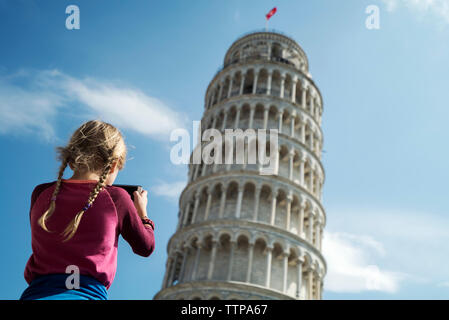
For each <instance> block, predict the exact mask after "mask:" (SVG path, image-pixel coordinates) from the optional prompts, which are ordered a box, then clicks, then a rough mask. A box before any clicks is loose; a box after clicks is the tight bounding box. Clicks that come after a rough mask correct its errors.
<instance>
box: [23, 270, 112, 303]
mask: <svg viewBox="0 0 449 320" xmlns="http://www.w3.org/2000/svg"><path fill="white" fill-rule="evenodd" d="M68 276H70V274H49V275H44V276H39V277H37V278H36V279H34V280H33V281H32V282H31V283H30V285H29V286H28V288H26V289H25V291H24V292H23V293H22V296H21V297H20V300H107V299H108V293H107V291H106V287H105V286H104V285H103V284H102V283H100V282H99V281H98V280H96V279H94V278H92V277H89V276H84V275H80V288H79V289H67V287H66V279H67V277H68Z"/></svg>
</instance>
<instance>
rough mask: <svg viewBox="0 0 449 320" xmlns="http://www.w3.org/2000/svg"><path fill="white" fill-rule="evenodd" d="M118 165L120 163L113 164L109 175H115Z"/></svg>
mask: <svg viewBox="0 0 449 320" xmlns="http://www.w3.org/2000/svg"><path fill="white" fill-rule="evenodd" d="M117 164H118V161H114V162H113V163H112V166H111V170H109V173H111V174H112V173H114V172H115V170H116V169H117Z"/></svg>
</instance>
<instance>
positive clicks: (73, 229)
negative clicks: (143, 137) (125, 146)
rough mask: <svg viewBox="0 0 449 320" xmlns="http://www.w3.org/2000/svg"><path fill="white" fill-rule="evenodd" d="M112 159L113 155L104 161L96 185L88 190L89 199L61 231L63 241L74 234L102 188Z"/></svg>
mask: <svg viewBox="0 0 449 320" xmlns="http://www.w3.org/2000/svg"><path fill="white" fill-rule="evenodd" d="M114 160H115V158H114V156H113V155H111V156H109V158H108V160H107V162H106V166H105V167H104V169H103V173H102V174H101V176H100V179H99V180H98V183H97V185H96V186H95V188H94V189H93V190H92V191H91V192H90V195H89V199H88V200H87V204H86V206H85V207H84V208H83V209H82V210H81V211H79V212H78V213H77V214H76V216H75V218H73V220H72V221H71V222H70V223H69V225H68V226H67V227H66V228H65V230H64V231H63V232H62V235H63V236H64V237H65V239H64V242H65V241H68V240H70V239H71V238H72V237H73V236H74V235H75V232H76V230H78V226H79V224H80V222H81V218H82V217H83V215H84V213H85V212H86V211H87V209H89V208H90V207H91V206H92V204H93V203H94V201H95V199H96V198H97V196H98V194H99V193H100V191H101V189H103V187H104V184H105V181H106V178H107V177H108V174H109V170H111V167H112V162H113V161H114Z"/></svg>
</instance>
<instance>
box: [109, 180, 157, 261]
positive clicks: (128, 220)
mask: <svg viewBox="0 0 449 320" xmlns="http://www.w3.org/2000/svg"><path fill="white" fill-rule="evenodd" d="M107 190H108V192H109V194H110V195H111V197H112V199H113V201H114V203H115V207H116V209H117V215H118V223H119V232H120V234H121V235H122V237H123V239H125V240H126V242H128V243H129V245H130V246H131V248H132V250H133V252H134V253H135V254H138V255H139V256H143V257H148V256H150V255H151V253H152V252H153V251H154V246H155V240H154V230H153V228H151V227H150V226H148V225H145V224H144V223H143V222H142V219H141V218H140V216H139V214H138V213H137V210H136V207H135V206H134V203H133V201H132V200H131V197H130V195H129V194H128V193H127V192H126V191H125V190H124V189H122V188H119V187H108V188H107Z"/></svg>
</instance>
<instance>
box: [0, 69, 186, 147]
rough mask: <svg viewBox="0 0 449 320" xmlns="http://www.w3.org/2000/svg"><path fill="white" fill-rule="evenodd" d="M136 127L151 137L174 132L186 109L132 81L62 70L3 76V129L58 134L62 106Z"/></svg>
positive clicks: (0, 121) (0, 86) (0, 108)
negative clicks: (128, 83)
mask: <svg viewBox="0 0 449 320" xmlns="http://www.w3.org/2000/svg"><path fill="white" fill-rule="evenodd" d="M70 106H71V107H73V106H76V107H77V108H84V109H78V110H77V113H78V114H85V115H86V116H89V117H91V118H100V119H102V120H104V121H108V122H111V123H112V124H114V125H116V126H118V127H120V128H123V129H130V130H133V131H136V132H138V133H141V134H144V135H147V136H149V137H151V138H156V139H162V138H163V137H167V139H168V137H169V133H170V131H171V130H172V129H174V128H177V127H182V126H183V121H184V120H183V117H182V115H181V114H179V113H178V112H176V111H175V110H173V109H171V108H170V107H169V106H167V105H166V104H164V103H163V102H162V101H160V100H158V99H157V98H154V97H151V96H148V95H146V94H145V93H143V92H142V91H140V90H138V89H135V88H129V87H127V86H123V85H118V84H114V83H111V82H106V81H100V80H97V79H94V78H84V79H78V78H76V77H71V76H69V75H67V74H64V73H62V72H60V71H58V70H44V71H37V72H29V71H21V72H18V73H16V74H14V75H11V76H3V77H0V113H1V115H2V117H1V118H0V133H3V134H6V133H11V132H15V133H17V132H25V133H30V132H31V133H33V132H37V133H40V134H41V135H43V136H44V138H47V139H49V138H51V137H52V136H53V135H54V128H53V124H54V121H55V118H56V117H57V116H60V115H62V109H64V108H65V109H64V111H68V110H70V109H68V108H69V107H70Z"/></svg>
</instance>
